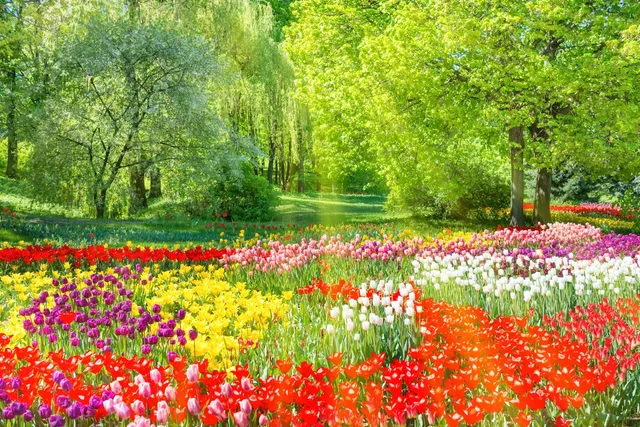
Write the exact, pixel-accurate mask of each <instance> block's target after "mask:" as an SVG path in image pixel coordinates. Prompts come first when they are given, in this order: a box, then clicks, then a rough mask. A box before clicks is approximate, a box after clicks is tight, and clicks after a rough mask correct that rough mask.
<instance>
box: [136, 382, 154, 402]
mask: <svg viewBox="0 0 640 427" xmlns="http://www.w3.org/2000/svg"><path fill="white" fill-rule="evenodd" d="M138 394H140V396H141V397H142V398H144V399H148V398H150V397H151V385H150V384H149V383H146V382H144V383H140V384H138Z"/></svg>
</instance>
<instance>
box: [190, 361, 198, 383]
mask: <svg viewBox="0 0 640 427" xmlns="http://www.w3.org/2000/svg"><path fill="white" fill-rule="evenodd" d="M199 376H200V371H199V368H198V365H191V366H189V368H188V369H187V379H188V380H189V382H191V383H196V382H198V377H199Z"/></svg>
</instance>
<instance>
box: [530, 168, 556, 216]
mask: <svg viewBox="0 0 640 427" xmlns="http://www.w3.org/2000/svg"><path fill="white" fill-rule="evenodd" d="M551 176H552V174H551V169H548V168H542V169H539V170H538V177H537V179H536V200H535V205H534V207H533V222H534V224H537V223H542V224H548V223H550V222H551Z"/></svg>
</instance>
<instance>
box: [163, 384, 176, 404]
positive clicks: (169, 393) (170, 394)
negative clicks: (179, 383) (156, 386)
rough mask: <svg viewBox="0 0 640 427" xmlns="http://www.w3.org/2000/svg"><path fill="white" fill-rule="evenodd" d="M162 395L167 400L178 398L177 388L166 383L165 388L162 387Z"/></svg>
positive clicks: (173, 400)
mask: <svg viewBox="0 0 640 427" xmlns="http://www.w3.org/2000/svg"><path fill="white" fill-rule="evenodd" d="M164 395H165V396H166V397H167V400H168V401H169V402H175V400H176V399H177V398H178V390H176V389H175V388H174V387H172V386H170V385H168V386H167V388H165V389H164Z"/></svg>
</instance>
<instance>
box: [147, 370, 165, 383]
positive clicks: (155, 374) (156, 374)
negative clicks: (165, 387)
mask: <svg viewBox="0 0 640 427" xmlns="http://www.w3.org/2000/svg"><path fill="white" fill-rule="evenodd" d="M149 375H150V377H151V381H153V382H154V383H156V384H160V383H161V382H162V374H161V373H160V371H159V370H157V369H152V370H151V372H150V373H149Z"/></svg>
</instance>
